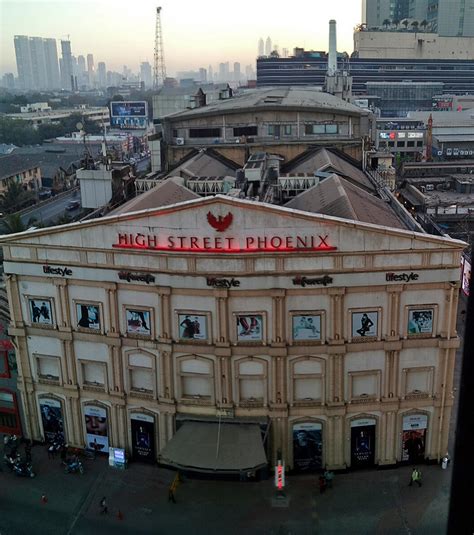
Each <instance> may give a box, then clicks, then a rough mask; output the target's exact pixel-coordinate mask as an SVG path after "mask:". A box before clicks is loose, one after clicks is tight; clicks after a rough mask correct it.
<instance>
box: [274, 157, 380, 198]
mask: <svg viewBox="0 0 474 535" xmlns="http://www.w3.org/2000/svg"><path fill="white" fill-rule="evenodd" d="M316 171H326V172H331V171H332V172H334V173H337V174H338V175H339V176H342V177H344V178H346V179H347V180H349V181H350V182H352V183H353V184H356V185H358V186H360V187H362V188H364V189H366V190H367V191H374V192H375V187H374V185H373V184H372V182H371V181H370V179H369V178H368V177H367V176H366V174H365V173H364V172H363V171H362V170H361V169H360V168H359V167H357V165H355V164H352V163H350V161H349V157H348V156H344V157H343V156H340V155H338V154H337V153H336V152H335V151H334V150H329V149H326V148H318V149H314V148H312V149H309V150H307V151H306V152H305V153H303V154H301V155H300V156H298V157H297V158H295V159H294V160H293V161H289V162H288V163H287V164H285V165H284V166H283V167H282V172H284V173H289V174H294V173H308V174H313V173H314V172H316Z"/></svg>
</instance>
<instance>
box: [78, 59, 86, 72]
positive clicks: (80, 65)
mask: <svg viewBox="0 0 474 535" xmlns="http://www.w3.org/2000/svg"><path fill="white" fill-rule="evenodd" d="M84 72H86V58H85V57H84V56H77V74H82V73H84Z"/></svg>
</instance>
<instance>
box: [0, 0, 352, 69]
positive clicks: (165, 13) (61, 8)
mask: <svg viewBox="0 0 474 535" xmlns="http://www.w3.org/2000/svg"><path fill="white" fill-rule="evenodd" d="M158 5H161V7H162V12H161V20H162V28H163V37H164V51H165V61H166V67H167V72H168V74H170V75H174V74H175V73H176V71H179V70H185V69H197V68H199V67H205V68H207V67H208V65H209V64H211V65H212V66H213V68H216V65H217V64H218V63H219V62H221V61H229V62H231V63H233V62H234V61H239V62H240V63H241V65H242V70H244V68H245V65H247V64H252V65H254V63H255V57H256V54H257V44H258V39H259V38H260V37H263V38H264V39H266V37H267V36H270V37H271V38H272V41H273V43H274V44H278V45H279V48H280V52H281V50H282V48H284V47H286V48H288V49H289V50H290V52H291V51H292V50H293V48H294V47H295V46H300V47H305V48H306V49H314V50H327V48H328V46H327V42H328V22H329V20H330V19H332V18H334V19H336V21H337V30H338V31H337V33H338V47H337V48H338V50H339V51H341V52H342V51H347V52H349V53H350V52H352V50H353V41H352V32H353V28H354V26H355V25H356V24H358V23H359V22H360V19H361V2H360V0H330V1H326V0H312V1H310V0H294V1H289V0H284V1H280V0H273V1H271V2H269V1H266V0H260V1H258V0H240V1H239V2H229V3H222V2H218V1H216V0H213V1H211V0H200V1H195V0H137V1H135V2H131V1H130V0H96V1H90V0H60V1H43V0H28V1H26V0H0V47H1V48H0V60H1V61H0V74H2V73H4V72H13V73H15V76H16V74H17V70H16V61H15V50H14V46H13V36H14V35H28V36H31V37H32V36H38V37H55V38H57V39H61V38H62V39H65V38H67V36H68V35H69V38H70V40H71V46H72V53H73V55H75V56H76V57H77V56H79V55H83V56H86V54H88V53H92V54H94V61H95V64H96V65H97V63H98V62H99V61H105V63H106V65H107V69H108V70H116V71H119V72H121V71H122V68H123V65H127V66H128V67H129V68H131V69H132V70H133V71H137V70H138V65H139V63H140V62H141V61H149V62H150V63H151V64H153V50H154V37H155V13H156V7H157V6H158ZM58 56H60V47H59V44H58ZM231 70H232V67H231Z"/></svg>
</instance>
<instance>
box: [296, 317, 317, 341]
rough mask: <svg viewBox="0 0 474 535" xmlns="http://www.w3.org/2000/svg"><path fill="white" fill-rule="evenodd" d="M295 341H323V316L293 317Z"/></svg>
mask: <svg viewBox="0 0 474 535" xmlns="http://www.w3.org/2000/svg"><path fill="white" fill-rule="evenodd" d="M293 340H321V316H319V315H318V316H293Z"/></svg>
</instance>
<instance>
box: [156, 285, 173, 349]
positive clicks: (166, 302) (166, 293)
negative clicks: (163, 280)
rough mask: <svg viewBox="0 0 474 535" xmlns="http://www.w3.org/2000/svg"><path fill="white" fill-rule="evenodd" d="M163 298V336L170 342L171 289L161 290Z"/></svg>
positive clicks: (159, 291)
mask: <svg viewBox="0 0 474 535" xmlns="http://www.w3.org/2000/svg"><path fill="white" fill-rule="evenodd" d="M158 293H159V294H160V297H161V321H162V323H161V336H162V337H163V338H166V339H168V340H170V339H171V338H172V336H171V333H172V329H171V288H159V290H158Z"/></svg>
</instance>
